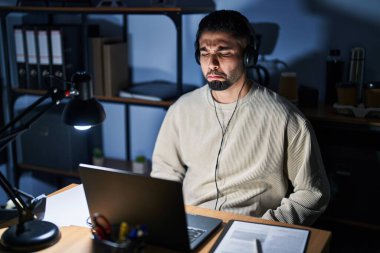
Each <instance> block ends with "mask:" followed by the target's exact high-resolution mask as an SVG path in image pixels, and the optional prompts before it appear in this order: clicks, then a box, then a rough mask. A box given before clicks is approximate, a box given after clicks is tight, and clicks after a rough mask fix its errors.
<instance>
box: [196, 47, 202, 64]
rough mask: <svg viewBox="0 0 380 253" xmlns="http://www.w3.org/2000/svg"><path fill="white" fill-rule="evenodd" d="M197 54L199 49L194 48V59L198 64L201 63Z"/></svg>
mask: <svg viewBox="0 0 380 253" xmlns="http://www.w3.org/2000/svg"><path fill="white" fill-rule="evenodd" d="M199 54H200V52H199V49H196V50H195V61H196V62H197V63H198V65H201V61H200V59H199V57H200V55H199Z"/></svg>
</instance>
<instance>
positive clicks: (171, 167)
mask: <svg viewBox="0 0 380 253" xmlns="http://www.w3.org/2000/svg"><path fill="white" fill-rule="evenodd" d="M175 112H176V110H175V104H174V105H172V106H171V107H170V108H169V110H168V112H167V114H166V116H165V119H164V121H163V123H162V125H161V129H160V132H159V134H158V137H157V140H156V144H155V147H154V152H153V164H152V173H151V174H150V175H151V176H152V177H157V178H163V179H168V180H172V181H180V182H181V181H182V180H183V178H184V176H185V169H184V164H183V162H182V161H181V151H180V143H179V129H178V124H177V123H178V122H179V121H180V120H179V119H178V116H179V115H177V114H176V113H175ZM176 117H177V118H176Z"/></svg>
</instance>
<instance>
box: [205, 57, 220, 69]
mask: <svg viewBox="0 0 380 253" xmlns="http://www.w3.org/2000/svg"><path fill="white" fill-rule="evenodd" d="M208 67H209V69H218V68H219V60H218V57H217V55H216V54H211V55H210V59H209V63H208Z"/></svg>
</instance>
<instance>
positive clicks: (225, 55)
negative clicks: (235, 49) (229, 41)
mask: <svg viewBox="0 0 380 253" xmlns="http://www.w3.org/2000/svg"><path fill="white" fill-rule="evenodd" d="M231 55H232V54H231V52H228V51H223V52H220V53H219V56H220V57H230V56H231Z"/></svg>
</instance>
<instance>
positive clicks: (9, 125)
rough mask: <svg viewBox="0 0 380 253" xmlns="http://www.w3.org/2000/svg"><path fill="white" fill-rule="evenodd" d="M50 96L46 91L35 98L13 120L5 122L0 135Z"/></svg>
mask: <svg viewBox="0 0 380 253" xmlns="http://www.w3.org/2000/svg"><path fill="white" fill-rule="evenodd" d="M50 96H51V92H50V91H48V92H46V93H45V94H44V95H43V96H42V97H40V98H39V99H37V100H36V101H35V102H34V103H33V104H31V105H30V106H28V108H26V109H25V110H24V111H22V112H21V113H20V114H19V115H17V116H16V117H15V118H14V119H13V120H11V121H10V122H9V123H8V124H6V125H5V126H4V127H2V128H1V129H0V136H1V137H2V135H4V133H5V131H7V129H9V128H11V127H13V126H14V125H15V124H16V123H17V122H18V121H20V120H21V119H22V118H23V117H25V115H27V114H28V113H30V112H31V111H33V110H34V109H35V108H36V107H37V106H38V105H40V104H41V103H42V102H43V101H45V100H46V99H47V98H49V97H50Z"/></svg>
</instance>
